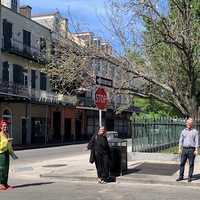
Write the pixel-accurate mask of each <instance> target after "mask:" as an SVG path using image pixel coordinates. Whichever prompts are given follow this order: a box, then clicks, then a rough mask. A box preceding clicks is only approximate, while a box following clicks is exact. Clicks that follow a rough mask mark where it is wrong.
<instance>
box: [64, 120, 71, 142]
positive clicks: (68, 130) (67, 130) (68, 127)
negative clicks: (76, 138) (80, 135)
mask: <svg viewBox="0 0 200 200" xmlns="http://www.w3.org/2000/svg"><path fill="white" fill-rule="evenodd" d="M71 121H72V120H71V118H65V135H64V140H66V141H69V140H71V128H72V127H71Z"/></svg>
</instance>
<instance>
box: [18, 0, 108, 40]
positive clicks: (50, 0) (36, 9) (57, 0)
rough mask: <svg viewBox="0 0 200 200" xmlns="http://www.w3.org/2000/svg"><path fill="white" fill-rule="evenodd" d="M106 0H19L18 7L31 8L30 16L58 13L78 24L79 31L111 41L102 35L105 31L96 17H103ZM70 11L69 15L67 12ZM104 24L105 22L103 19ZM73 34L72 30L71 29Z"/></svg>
mask: <svg viewBox="0 0 200 200" xmlns="http://www.w3.org/2000/svg"><path fill="white" fill-rule="evenodd" d="M105 1H106V0H20V5H21V6H22V5H29V6H31V7H32V14H39V13H47V12H56V11H59V13H60V14H61V16H62V17H65V18H67V19H69V23H70V24H71V20H70V16H71V18H72V19H73V22H74V24H76V25H77V24H79V27H80V30H81V31H92V32H94V34H95V35H96V36H100V37H101V38H102V40H105V39H106V40H111V38H109V37H110V36H109V34H106V35H104V34H103V32H104V33H105V32H106V30H105V28H104V26H103V25H102V23H101V22H100V21H99V19H98V17H97V16H99V17H100V16H105V17H106V15H105V8H104V5H105ZM68 11H70V15H69V12H68ZM104 23H107V21H106V20H105V19H104ZM71 31H72V32H73V30H72V29H71Z"/></svg>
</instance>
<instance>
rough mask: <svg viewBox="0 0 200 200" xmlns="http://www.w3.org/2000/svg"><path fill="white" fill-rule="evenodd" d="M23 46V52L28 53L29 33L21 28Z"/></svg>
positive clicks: (29, 44)
mask: <svg viewBox="0 0 200 200" xmlns="http://www.w3.org/2000/svg"><path fill="white" fill-rule="evenodd" d="M23 46H24V49H23V50H24V53H30V46H31V33H30V32H29V31H26V30H23Z"/></svg>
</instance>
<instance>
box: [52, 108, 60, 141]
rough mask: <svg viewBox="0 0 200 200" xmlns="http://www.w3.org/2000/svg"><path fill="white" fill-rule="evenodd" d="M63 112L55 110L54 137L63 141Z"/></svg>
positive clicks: (55, 139)
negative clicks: (61, 125) (61, 124)
mask: <svg viewBox="0 0 200 200" xmlns="http://www.w3.org/2000/svg"><path fill="white" fill-rule="evenodd" d="M60 122H61V112H53V130H54V133H53V139H54V141H61V127H60Z"/></svg>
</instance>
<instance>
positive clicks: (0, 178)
mask: <svg viewBox="0 0 200 200" xmlns="http://www.w3.org/2000/svg"><path fill="white" fill-rule="evenodd" d="M9 156H12V157H13V156H15V153H14V151H13V148H12V145H11V143H10V142H9V141H8V140H7V138H5V137H4V136H3V135H1V134H0V185H1V186H5V187H6V188H7V186H8V173H9V165H10V158H9Z"/></svg>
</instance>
